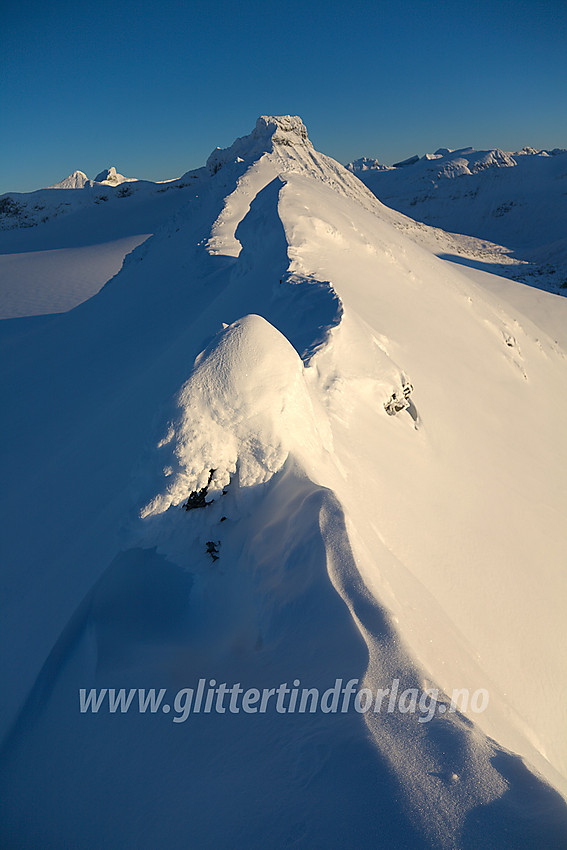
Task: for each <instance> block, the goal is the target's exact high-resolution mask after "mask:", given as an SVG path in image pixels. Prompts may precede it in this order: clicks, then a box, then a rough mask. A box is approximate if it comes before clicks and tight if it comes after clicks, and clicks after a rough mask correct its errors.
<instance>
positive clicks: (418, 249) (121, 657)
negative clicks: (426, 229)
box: [0, 117, 567, 850]
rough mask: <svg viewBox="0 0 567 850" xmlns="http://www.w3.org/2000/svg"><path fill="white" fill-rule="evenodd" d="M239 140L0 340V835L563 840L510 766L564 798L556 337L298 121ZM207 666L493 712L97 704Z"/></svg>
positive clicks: (30, 842) (228, 675)
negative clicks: (468, 701)
mask: <svg viewBox="0 0 567 850" xmlns="http://www.w3.org/2000/svg"><path fill="white" fill-rule="evenodd" d="M255 134H256V135H255ZM276 136H281V137H282V138H284V139H287V140H288V141H290V140H292V143H291V144H286V143H283V142H282V143H274V142H273V139H274V137H276ZM227 150H228V151H230V153H227V152H225V154H226V156H219V159H218V160H217V162H218V163H221V165H220V167H219V168H216V169H215V168H213V169H211V171H213V172H214V173H209V172H208V171H207V172H206V173H205V174H204V173H203V172H199V174H198V175H196V176H195V183H197V184H198V186H197V187H195V188H189V187H185V189H184V190H183V191H186V192H187V195H186V197H187V203H186V204H185V206H184V207H183V208H179V207H177V208H175V210H174V212H175V215H174V216H173V215H172V218H171V220H170V221H169V222H166V223H165V225H164V226H163V227H162V228H161V230H160V231H159V232H158V233H156V235H155V236H154V237H153V238H152V239H150V240H148V241H147V242H146V243H145V244H144V246H141V247H140V248H138V249H137V250H136V251H135V252H134V253H133V254H132V255H131V256H130V257H129V259H128V261H127V262H126V263H125V264H124V266H123V268H122V269H121V271H120V272H119V274H118V275H117V276H116V277H115V278H114V279H113V280H112V281H111V282H110V283H109V285H107V286H105V287H104V288H103V289H102V291H101V292H100V293H99V294H98V295H97V296H96V297H94V298H92V299H91V300H90V301H88V302H87V303H85V304H83V305H81V306H80V307H78V308H77V309H76V310H73V311H71V312H70V313H67V314H65V315H62V316H60V317H57V318H56V319H53V320H52V321H51V320H50V321H48V322H40V323H38V324H37V325H35V326H34V324H33V323H29V322H26V321H24V322H23V323H21V324H20V323H15V325H16V327H15V328H14V327H13V326H12V327H8V328H6V329H5V334H4V336H5V340H4V343H5V351H6V353H7V354H8V355H9V356H7V357H6V358H5V362H6V364H7V368H6V374H5V375H3V376H2V386H1V387H0V389H1V392H2V398H3V399H4V400H5V402H6V403H5V405H3V407H2V415H3V416H4V417H5V422H3V434H4V435H5V436H4V441H3V447H4V449H5V453H6V457H5V465H4V469H3V489H4V491H5V492H6V493H7V494H8V495H9V499H7V500H6V504H5V505H3V506H2V515H3V517H4V519H5V529H6V531H5V536H4V540H3V545H4V556H5V557H4V564H3V582H4V588H5V593H6V603H5V605H4V608H3V612H2V614H3V616H2V618H0V627H1V628H2V630H3V634H4V636H5V639H6V641H7V642H8V640H9V643H10V647H11V651H10V653H6V654H3V655H2V658H1V660H0V663H1V664H2V671H1V672H2V677H3V680H4V681H5V682H7V683H9V688H7V690H6V701H5V708H4V711H5V714H4V715H3V727H2V732H3V734H4V735H5V741H6V746H5V749H4V752H3V759H2V762H1V764H2V767H1V768H0V770H1V772H2V776H1V778H2V781H3V786H4V787H5V788H6V789H7V793H6V795H5V801H4V808H5V810H6V811H8V813H9V817H8V819H7V821H6V823H5V825H4V826H3V829H4V833H3V836H2V837H3V838H5V839H6V840H5V843H6V844H7V845H15V846H21V845H22V844H23V845H24V846H37V841H38V836H40V838H41V843H42V844H44V845H46V846H62V845H64V846H85V845H86V844H87V845H88V844H89V843H90V844H93V843H94V844H96V845H97V846H109V845H113V844H116V843H118V844H120V846H122V847H128V848H130V847H131V848H136V850H140V848H148V850H150V848H154V847H156V846H162V845H164V844H165V845H167V846H168V847H171V848H180V850H181V848H182V847H186V846H187V845H188V844H190V845H192V846H206V845H210V844H211V843H218V844H219V845H220V846H227V845H231V846H246V847H258V848H261V847H265V846H266V843H268V844H270V846H274V847H288V846H291V845H293V844H294V843H295V844H296V845H298V846H303V847H314V846H322V845H324V846H342V847H346V846H350V844H352V836H353V834H356V835H357V841H358V842H359V846H361V847H368V848H370V847H375V846H376V841H377V836H380V839H383V841H384V843H385V844H387V845H388V846H393V847H396V846H398V847H403V846H423V847H430V848H447V850H450V848H455V847H461V846H462V847H480V846H488V845H490V844H492V845H493V846H515V847H520V846H522V845H523V846H538V843H539V845H540V846H560V845H561V841H562V839H563V837H564V836H565V834H566V831H567V828H566V819H565V812H566V809H565V805H564V802H563V801H562V799H561V798H560V797H559V795H558V794H556V793H555V792H554V791H553V790H552V788H550V786H549V785H547V784H545V782H544V781H543V780H541V779H540V778H537V777H535V776H534V775H533V774H531V773H530V772H529V770H528V769H527V768H526V767H525V766H524V764H523V763H522V761H521V759H525V760H526V762H527V763H528V764H529V765H533V766H535V769H537V770H538V771H539V772H540V773H541V774H542V775H543V776H545V778H546V780H547V781H548V782H550V783H552V784H553V785H554V786H555V787H556V788H560V789H561V790H562V791H563V792H564V791H565V788H566V787H567V781H566V779H565V775H566V764H565V762H566V756H567V751H566V750H565V744H564V736H563V735H562V730H563V726H564V706H565V704H566V702H567V683H566V681H565V670H564V662H563V652H562V646H563V643H564V612H563V607H562V600H563V599H564V597H565V590H566V588H565V580H566V579H565V571H564V552H565V547H566V544H567V541H566V537H565V535H566V529H565V524H564V523H563V522H562V519H563V517H564V515H565V512H566V511H567V501H566V499H567V493H566V491H565V481H564V472H563V470H564V468H565V465H566V464H567V456H566V447H565V440H564V425H563V423H564V421H565V419H566V418H567V402H566V400H565V398H564V397H563V396H562V395H561V393H560V392H558V389H557V388H558V387H560V386H562V385H563V384H564V382H565V379H566V374H567V373H566V363H567V357H566V352H565V351H564V349H563V347H562V346H561V345H560V344H559V343H558V342H556V341H555V339H554V338H551V337H549V335H548V334H547V333H546V332H545V328H544V327H542V326H541V325H540V324H539V323H538V322H539V320H538V313H539V310H540V307H541V304H540V301H539V300H537V301H536V300H535V299H534V298H530V295H529V291H528V295H527V297H526V300H525V301H524V305H525V309H524V311H520V310H518V309H517V308H516V307H515V306H514V307H513V306H511V304H509V303H508V302H507V301H506V300H504V301H502V300H498V299H497V298H495V297H494V296H492V295H490V293H489V292H487V291H485V289H483V287H482V284H475V283H472V282H471V281H470V280H469V279H468V278H467V277H466V276H465V275H464V274H463V273H462V272H461V271H460V270H459V269H457V268H456V267H455V266H454V265H452V264H450V263H447V262H443V261H441V260H440V259H438V258H437V257H435V256H434V255H433V253H432V252H431V251H430V250H428V249H427V247H423V246H420V245H417V244H416V243H415V241H412V239H408V235H407V233H406V232H404V231H403V230H402V229H401V225H402V224H403V222H402V217H401V216H400V214H399V213H395V212H393V211H391V210H388V209H387V208H385V207H384V206H383V205H382V204H381V203H380V202H379V201H378V200H377V199H376V198H375V197H374V196H373V195H372V194H371V193H369V192H368V190H367V189H366V188H365V187H364V186H363V184H361V183H360V181H359V180H358V179H357V178H356V177H355V176H354V175H352V174H350V173H349V172H348V171H347V170H345V169H344V168H343V167H342V166H340V165H339V164H338V163H335V162H334V161H333V160H331V159H329V158H328V157H325V156H324V155H322V154H319V153H318V152H316V151H314V150H313V149H312V148H311V146H310V144H307V142H306V140H305V139H304V138H303V137H302V131H301V127H299V125H298V124H297V122H296V119H289V118H288V117H284V118H282V119H260V126H259V129H258V127H257V130H256V131H253V133H252V134H250V136H248V137H244V139H241V140H238V142H237V143H235V145H233V146H231V148H229V149H227ZM557 159H559V157H558V158H557ZM413 167H414V166H408V169H407V170H408V171H409V170H410V169H411V168H413ZM506 170H507V171H511V170H513V169H511V168H510V169H506ZM139 189H140V194H139V195H134V197H133V198H128V197H125V198H123V199H118V198H117V199H116V205H117V206H116V209H117V210H118V209H119V207H118V204H122V203H125V204H129V203H135V201H136V198H141V197H142V193H143V192H144V191H145V190H144V189H142V188H141V187H139ZM110 191H111V190H110ZM172 194H173V196H174V197H177V196H179V195H181V194H182V192H181V191H177V190H174V191H173V190H172V191H167V192H166V193H164V194H163V195H161V194H160V195H157V193H156V197H157V199H158V200H159V198H162V199H164V198H165V199H167V198H170V197H172ZM153 200H154V202H155V200H156V198H154V199H153ZM110 203H113V201H112V202H111V201H109V204H110ZM116 218H117V220H120V221H121V220H122V218H121V217H120V216H119V215H118V214H117V216H116ZM406 224H407V222H406ZM424 244H425V243H424ZM536 294H537V296H543V295H544V293H536ZM547 299H548V301H547V302H546V303H547V305H549V299H551V301H552V302H553V305H554V306H553V309H554V311H555V312H556V313H561V311H563V312H565V310H566V309H567V302H566V301H564V300H563V299H555V298H552V296H547ZM526 313H530V316H527V315H526ZM0 330H2V328H1V327H0ZM70 353H71V354H70ZM22 388H24V389H25V391H22ZM14 410H17V415H16V416H14V413H13V411H14ZM38 423H41V427H38ZM30 493H32V494H33V499H32V504H31V508H30ZM35 506H39V508H36V507H35ZM185 508H194V509H190V510H189V509H187V510H186V509H185ZM30 511H31V513H32V517H31V520H30ZM30 522H33V534H30ZM23 623H24V624H25V629H24V628H23V627H22V624H23ZM542 659H545V662H543V663H542ZM200 677H203V678H206V679H207V680H208V681H211V679H214V681H215V682H219V683H221V682H225V683H229V684H232V683H236V682H239V683H242V684H244V683H246V687H258V688H264V687H266V688H272V689H275V688H276V687H278V686H279V685H280V683H282V682H284V683H285V682H287V683H288V684H289V683H291V682H293V681H294V680H295V679H296V678H297V680H298V681H299V680H301V683H302V685H304V686H305V687H310V686H313V687H317V688H320V690H321V691H324V690H325V689H326V688H328V687H330V686H332V685H333V683H334V682H335V680H336V679H337V678H339V677H342V679H343V681H344V682H346V681H348V680H349V679H350V678H352V679H356V680H357V681H358V682H359V683H360V684H364V686H365V687H368V688H370V689H371V690H372V692H373V693H376V692H377V691H378V689H380V688H382V689H384V688H387V689H390V688H392V687H393V683H394V680H395V679H397V680H398V682H399V685H400V691H406V690H408V691H409V693H410V696H411V695H412V692H415V698H416V699H417V698H422V697H423V695H424V694H425V693H426V688H429V687H431V686H435V687H440V688H441V689H442V690H443V691H445V692H446V693H448V694H449V695H450V694H451V692H452V691H453V689H454V688H467V689H469V691H474V690H475V689H477V688H485V689H486V690H487V691H488V692H489V696H490V699H489V704H488V706H487V708H486V711H484V712H483V713H480V714H479V713H475V711H474V710H472V709H471V707H470V706H467V708H466V709H464V711H465V714H462V715H461V714H459V713H452V712H449V711H447V710H446V709H447V705H448V702H447V700H446V698H445V697H443V708H444V710H445V711H444V712H441V711H439V713H438V714H436V715H435V716H434V717H433V718H431V720H430V722H427V723H422V722H421V721H420V719H419V716H418V715H417V714H416V713H412V712H411V711H408V712H405V711H393V712H388V711H386V710H382V711H380V710H378V711H376V712H374V711H373V712H372V713H371V714H370V715H367V716H366V717H362V716H361V715H360V713H358V712H357V711H355V710H350V711H347V712H344V713H343V712H338V713H336V714H332V713H331V714H326V713H324V712H313V713H311V712H305V713H303V714H297V715H295V716H292V715H287V716H284V715H281V714H280V713H279V712H278V711H277V710H276V709H275V708H273V706H272V710H271V711H268V712H266V713H265V714H258V715H256V714H244V713H240V714H234V715H233V714H232V713H231V712H230V711H225V713H224V714H222V713H217V712H216V711H211V712H208V713H205V712H203V713H201V714H200V715H192V716H190V717H189V719H188V720H187V723H186V724H185V725H183V724H179V725H177V724H174V723H173V722H172V714H173V712H172V711H171V705H169V709H170V710H169V712H168V711H167V710H164V711H163V712H161V711H160V712H155V713H152V714H149V713H148V714H146V715H145V716H144V715H142V714H140V715H136V714H135V711H134V710H133V711H132V713H131V714H128V715H126V713H124V715H123V716H121V717H117V716H115V715H114V714H113V715H110V714H108V716H107V715H106V713H104V712H100V713H99V714H98V715H97V716H90V715H87V714H80V713H79V711H78V708H77V699H76V697H77V692H78V690H79V688H86V689H89V688H91V687H93V688H94V687H100V688H108V687H125V688H129V687H132V688H138V687H142V688H144V687H145V688H147V687H158V688H159V687H162V686H163V687H165V688H167V689H168V700H169V701H170V702H171V700H172V699H173V696H172V695H173V694H174V693H175V692H177V691H178V690H179V689H180V688H186V687H189V688H190V687H193V686H195V685H196V682H197V680H198V679H199V678H200ZM91 721H92V722H91ZM117 729H118V730H119V731H117ZM486 735H489V736H490V738H492V739H493V740H490V739H489V738H487V737H486ZM503 747H506V748H507V749H508V750H510V751H511V752H507V751H506V750H505V749H503ZM512 753H517V754H519V755H513V754H512ZM520 757H521V758H520ZM148 764H151V765H152V770H151V771H148V769H147V766H148ZM61 788H63V789H64V791H65V793H61V791H60V789H61ZM54 789H55V790H54ZM29 799H33V801H34V807H33V810H30V807H29ZM211 800H214V807H213V806H211ZM93 801H95V802H93ZM101 801H102V802H101ZM156 801H158V802H156ZM95 803H96V805H95ZM101 806H102V809H103V812H104V815H105V816H104V817H101V816H100V811H101ZM77 812H79V813H80V815H79V816H77V815H76V813H77ZM266 836H268V838H266Z"/></svg>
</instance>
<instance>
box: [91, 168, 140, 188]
mask: <svg viewBox="0 0 567 850" xmlns="http://www.w3.org/2000/svg"><path fill="white" fill-rule="evenodd" d="M134 179H135V178H132V177H124V175H123V174H119V173H118V172H117V170H116V168H115V167H114V165H111V166H110V168H105V169H104V171H101V172H100V174H97V176H96V177H95V179H94V181H93V182H94V183H105V184H106V185H107V186H118V185H119V184H120V183H131V182H132V181H133V180H134Z"/></svg>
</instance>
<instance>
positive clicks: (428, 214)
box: [347, 148, 567, 295]
mask: <svg viewBox="0 0 567 850" xmlns="http://www.w3.org/2000/svg"><path fill="white" fill-rule="evenodd" d="M347 168H348V169H349V170H350V171H352V172H353V173H354V174H356V175H357V176H358V177H360V179H361V180H362V181H363V182H364V183H365V184H366V185H367V186H368V188H369V189H371V191H372V192H374V194H375V195H376V196H377V197H378V198H379V199H380V200H381V201H383V202H384V203H385V204H387V205H388V206H389V207H393V208H394V209H396V210H399V211H400V212H402V213H405V215H408V216H411V218H412V219H417V220H418V221H420V222H424V223H425V224H428V225H432V226H434V227H437V228H443V231H449V232H450V233H449V234H444V233H443V232H441V234H439V235H440V236H441V239H440V240H439V242H445V244H444V245H442V244H438V245H437V250H436V253H437V254H438V256H441V257H443V258H444V259H449V260H452V261H453V262H456V263H460V264H464V265H466V266H472V267H473V268H478V269H481V270H484V271H487V272H494V273H495V274H498V275H505V276H506V277H511V278H512V279H513V280H518V281H521V282H524V283H527V284H529V285H530V286H535V287H538V288H540V289H545V290H547V291H548V292H553V293H558V294H561V295H565V292H566V290H567V239H566V237H565V224H564V223H565V218H566V216H567V191H566V185H567V150H565V149H560V148H556V149H554V150H553V151H544V150H542V151H540V150H535V149H534V148H523V149H522V150H521V151H517V152H516V153H510V152H507V151H501V150H498V149H495V150H490V151H477V150H474V149H473V148H463V149H462V150H450V149H448V148H440V149H439V150H438V151H436V152H435V153H434V154H425V156H423V157H421V158H420V157H418V156H415V157H412V158H411V159H410V160H406V161H405V162H403V163H398V165H397V167H388V166H384V165H381V164H380V163H379V162H377V161H376V160H373V159H370V158H369V157H362V158H361V159H358V160H355V161H354V162H351V163H349V164H348V166H347ZM528 222H529V224H528ZM463 234H464V236H463ZM447 236H449V239H447ZM451 237H452V238H451ZM466 237H468V238H466Z"/></svg>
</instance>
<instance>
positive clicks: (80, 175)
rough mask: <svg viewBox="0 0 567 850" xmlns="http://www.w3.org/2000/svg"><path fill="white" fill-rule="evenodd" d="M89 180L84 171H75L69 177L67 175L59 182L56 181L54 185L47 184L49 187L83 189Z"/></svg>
mask: <svg viewBox="0 0 567 850" xmlns="http://www.w3.org/2000/svg"><path fill="white" fill-rule="evenodd" d="M88 182H89V178H88V177H87V175H86V174H85V173H84V171H73V173H72V174H69V176H68V177H65V178H64V179H63V180H61V181H60V182H59V183H54V184H53V186H47V187H46V188H47V189H83V188H84V186H86V184H87V183H88Z"/></svg>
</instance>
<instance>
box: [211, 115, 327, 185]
mask: <svg viewBox="0 0 567 850" xmlns="http://www.w3.org/2000/svg"><path fill="white" fill-rule="evenodd" d="M281 145H286V146H289V147H299V146H302V147H307V148H310V149H313V145H312V144H311V142H310V140H309V136H308V135H307V128H306V126H305V124H304V123H303V121H302V120H301V118H299V116H297V115H277V116H274V115H261V116H260V117H259V118H258V120H257V121H256V126H255V127H254V129H253V130H252V132H251V133H250V134H249V135H248V136H241V137H240V138H238V139H236V141H235V142H233V143H232V145H231V146H230V147H229V148H215V150H214V151H213V152H212V154H211V155H210V157H209V158H208V160H207V168H208V169H209V171H210V173H211V174H216V172H217V171H218V170H219V168H221V167H222V166H223V165H225V164H226V163H228V162H234V161H235V160H237V159H240V160H253V159H256V158H258V157H259V156H261V155H262V154H264V153H271V152H272V151H273V150H274V148H276V147H278V146H281Z"/></svg>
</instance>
